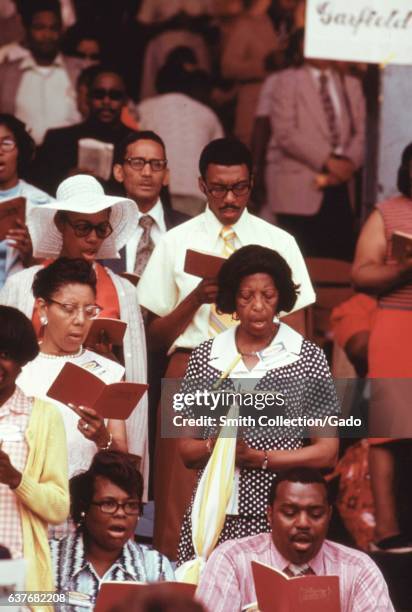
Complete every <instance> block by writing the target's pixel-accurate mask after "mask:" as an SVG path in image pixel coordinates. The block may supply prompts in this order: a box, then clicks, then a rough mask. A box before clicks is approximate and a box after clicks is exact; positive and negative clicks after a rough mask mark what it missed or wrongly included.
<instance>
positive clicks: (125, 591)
mask: <svg viewBox="0 0 412 612" xmlns="http://www.w3.org/2000/svg"><path fill="white" fill-rule="evenodd" d="M195 591H196V585H194V584H187V583H185V582H152V583H150V584H146V583H142V582H131V581H128V582H103V584H102V586H101V587H100V590H99V593H98V595H97V599H96V606H95V608H94V612H109V611H110V610H112V609H114V608H117V607H118V606H119V605H121V604H124V603H125V601H126V600H127V601H128V602H129V603H133V604H136V603H138V602H139V599H140V598H141V597H146V596H147V595H149V594H153V595H164V596H165V597H166V598H167V597H170V596H171V595H180V596H182V597H185V598H188V599H193V598H194V596H195Z"/></svg>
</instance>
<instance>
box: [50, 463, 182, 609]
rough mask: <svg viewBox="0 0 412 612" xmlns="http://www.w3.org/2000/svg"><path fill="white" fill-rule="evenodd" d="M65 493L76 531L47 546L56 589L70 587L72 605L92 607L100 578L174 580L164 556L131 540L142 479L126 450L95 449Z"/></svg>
mask: <svg viewBox="0 0 412 612" xmlns="http://www.w3.org/2000/svg"><path fill="white" fill-rule="evenodd" d="M70 494H71V515H72V519H73V521H74V522H75V523H76V525H77V531H76V533H74V534H71V535H69V536H67V537H66V538H63V539H62V540H60V541H56V540H52V541H51V542H50V548H51V555H52V565H53V570H54V576H55V586H56V590H57V591H59V592H62V591H66V592H67V591H70V592H71V597H72V598H73V599H72V601H71V603H72V604H73V605H76V604H77V605H78V606H79V608H77V609H79V610H80V609H93V607H94V604H95V601H96V597H97V594H98V591H99V587H100V584H101V583H102V582H108V581H120V582H124V581H133V582H158V581H163V580H174V573H173V569H172V567H171V565H170V563H169V561H168V560H167V558H166V557H164V556H163V555H161V554H160V553H159V552H157V551H156V550H153V549H151V548H149V547H147V546H143V545H141V544H137V543H136V542H135V541H134V539H133V538H134V533H135V530H136V526H137V522H138V520H139V515H140V514H141V507H142V494H143V482H142V477H141V475H140V474H139V472H137V471H136V469H135V467H134V465H133V463H132V462H131V461H130V459H129V457H128V456H127V455H125V454H124V453H119V452H104V451H102V452H99V453H97V454H96V455H95V456H94V459H93V462H92V464H91V466H90V468H89V469H88V470H87V472H84V473H82V474H79V475H78V476H75V477H74V478H72V480H71V482H70ZM134 603H135V602H134ZM80 606H82V608H80ZM132 607H134V608H135V609H137V608H136V607H135V606H132Z"/></svg>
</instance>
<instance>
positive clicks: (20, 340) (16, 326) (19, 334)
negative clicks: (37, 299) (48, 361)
mask: <svg viewBox="0 0 412 612" xmlns="http://www.w3.org/2000/svg"><path fill="white" fill-rule="evenodd" d="M0 352H2V353H6V354H8V355H9V356H10V358H11V359H12V360H13V361H16V362H17V363H18V364H19V365H21V366H23V365H25V364H26V363H28V362H29V361H32V360H33V359H34V358H35V357H37V355H38V353H39V345H38V343H37V338H36V334H35V332H34V329H33V325H32V324H31V321H30V320H29V319H28V318H27V317H26V315H25V314H23V313H22V312H21V311H20V310H17V308H12V307H11V306H0Z"/></svg>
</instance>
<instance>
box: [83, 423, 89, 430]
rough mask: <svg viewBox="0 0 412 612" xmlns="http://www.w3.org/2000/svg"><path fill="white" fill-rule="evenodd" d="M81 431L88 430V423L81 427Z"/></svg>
mask: <svg viewBox="0 0 412 612" xmlns="http://www.w3.org/2000/svg"><path fill="white" fill-rule="evenodd" d="M83 429H84V430H85V431H86V430H87V429H89V423H85V424H84V425H83Z"/></svg>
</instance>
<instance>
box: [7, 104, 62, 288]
mask: <svg viewBox="0 0 412 612" xmlns="http://www.w3.org/2000/svg"><path fill="white" fill-rule="evenodd" d="M34 149H35V145H34V141H33V139H32V137H31V136H30V135H29V134H28V133H27V131H26V129H25V127H24V123H22V122H21V121H19V120H18V119H16V117H13V115H9V114H3V113H2V114H0V203H1V202H2V201H4V200H11V199H14V198H19V197H23V198H26V212H27V211H28V210H29V209H30V208H31V207H32V206H35V205H37V204H45V203H47V202H50V201H51V199H52V198H51V197H50V196H49V195H48V194H47V193H45V192H44V191H40V189H37V187H34V185H30V184H29V183H27V182H26V181H24V180H22V178H21V177H22V176H25V173H26V172H27V170H28V166H29V164H30V162H31V160H32V157H33V154H34ZM31 255H32V245H31V240H30V236H29V234H28V231H27V228H26V226H25V225H24V216H23V218H22V219H19V220H18V221H17V222H16V225H15V227H13V228H12V229H11V230H9V232H8V235H7V236H6V240H2V241H0V287H1V286H2V285H3V284H4V282H5V280H6V278H7V276H8V275H9V274H14V273H15V272H18V271H19V270H21V269H22V268H24V267H27V266H29V265H30V264H31V262H32V257H31Z"/></svg>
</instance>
